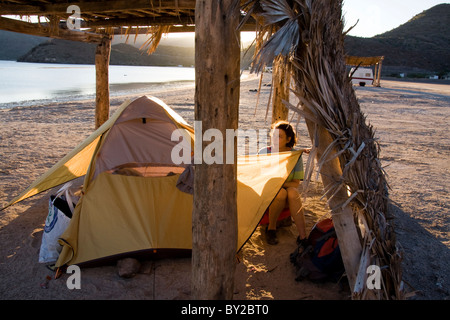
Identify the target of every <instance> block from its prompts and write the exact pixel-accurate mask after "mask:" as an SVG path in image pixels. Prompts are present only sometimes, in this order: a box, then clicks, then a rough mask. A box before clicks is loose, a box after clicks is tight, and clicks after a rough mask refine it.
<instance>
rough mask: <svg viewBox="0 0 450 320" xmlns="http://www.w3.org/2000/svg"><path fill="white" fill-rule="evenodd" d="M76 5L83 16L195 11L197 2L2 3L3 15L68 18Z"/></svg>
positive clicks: (120, 0)
mask: <svg viewBox="0 0 450 320" xmlns="http://www.w3.org/2000/svg"><path fill="white" fill-rule="evenodd" d="M69 5H76V6H78V7H80V10H81V15H83V14H86V13H96V12H98V13H108V12H115V11H119V12H120V11H130V10H149V9H151V10H155V11H157V10H166V9H172V10H177V9H178V10H182V9H192V10H194V9H195V0H157V1H150V0H115V1H83V2H72V1H71V2H70V3H68V2H63V3H47V4H42V5H23V4H3V3H0V12H1V13H2V15H41V16H47V15H63V16H66V15H67V16H68V15H70V13H67V7H68V6H69Z"/></svg>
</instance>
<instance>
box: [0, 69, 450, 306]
mask: <svg viewBox="0 0 450 320" xmlns="http://www.w3.org/2000/svg"><path fill="white" fill-rule="evenodd" d="M268 83H270V76H268V75H264V78H263V84H264V85H263V86H262V88H261V92H260V97H259V99H260V100H259V101H260V102H259V105H258V107H257V108H256V112H255V107H256V99H257V92H255V89H257V88H258V79H257V78H255V77H250V78H249V79H247V80H246V81H243V82H242V83H241V100H240V127H241V128H243V129H248V128H254V129H266V128H267V127H268V123H269V122H270V115H269V118H268V119H267V122H266V121H265V114H266V105H267V99H268V97H269V91H270V87H269V86H267V84H268ZM381 85H382V86H381V87H379V88H375V87H355V91H356V95H357V97H358V99H359V101H360V105H361V109H362V111H363V112H364V113H365V114H366V115H367V121H368V122H370V123H371V124H372V125H373V126H374V128H375V130H376V137H377V138H378V141H379V143H380V146H381V161H382V164H383V166H384V167H385V170H386V173H387V174H388V181H389V184H390V187H391V190H390V198H391V200H392V210H393V211H394V213H395V226H396V228H395V230H396V234H397V240H398V242H399V243H400V245H401V246H402V248H403V254H404V259H403V280H404V281H405V283H406V285H405V287H406V288H407V290H408V291H410V292H411V291H414V292H415V295H414V296H413V297H412V298H411V299H439V300H441V299H448V298H449V296H450V250H449V249H450V230H449V225H450V216H449V211H450V210H449V209H450V195H449V186H450V183H449V180H450V162H449V158H450V132H449V130H448V124H449V116H450V85H442V84H435V83H417V82H404V81H393V80H382V82H381ZM152 94H153V95H155V96H157V97H158V98H160V99H162V100H163V101H164V102H166V103H167V104H168V105H169V106H171V107H172V108H173V109H175V110H176V111H177V112H178V113H180V114H181V115H182V116H183V117H184V118H185V119H186V120H187V121H188V122H190V123H193V120H194V111H193V110H194V87H193V86H192V87H191V88H183V89H178V90H176V89H174V90H170V91H167V90H166V91H161V92H154V93H152ZM125 98H128V97H114V98H113V99H112V100H111V112H114V110H115V109H116V108H117V107H118V106H119V105H120V104H121V103H122V102H123V101H124V100H125ZM93 129H94V102H93V101H82V102H69V103H63V104H50V105H45V106H40V105H37V106H33V107H17V108H13V109H7V110H0V207H3V206H4V205H6V204H7V202H8V201H9V200H11V199H12V198H13V197H14V196H15V195H17V194H18V193H19V192H20V191H22V190H23V189H25V188H26V187H27V186H28V185H29V184H30V183H31V182H32V181H34V180H35V179H36V178H37V177H38V176H40V175H41V174H43V173H44V172H45V171H46V170H47V169H48V168H50V167H51V166H52V165H53V164H55V163H56V162H57V161H58V160H59V159H61V158H62V157H63V156H64V155H65V154H67V153H68V152H69V151H70V150H71V149H73V148H74V147H75V146H76V145H77V144H78V143H80V142H81V141H83V140H84V139H85V138H86V137H87V136H88V135H89V134H90V133H91V132H92V131H93ZM299 134H300V141H299V146H300V147H309V145H310V140H309V137H308V135H307V130H306V126H305V124H304V121H300V125H299ZM304 160H305V161H306V158H305V159H304ZM54 192H55V190H50V191H48V192H45V193H43V194H41V195H38V196H36V197H33V198H32V199H29V200H25V201H23V202H22V203H19V204H17V205H14V206H12V207H10V208H8V209H6V210H4V211H2V212H0V243H1V245H0V299H2V300H3V299H190V291H191V289H190V259H167V260H161V261H143V262H142V266H141V270H140V272H139V274H137V275H136V276H135V277H133V278H131V279H124V278H121V277H119V276H118V274H117V268H116V266H103V267H97V268H89V269H82V276H81V289H80V290H69V289H68V288H67V286H66V280H67V279H68V277H69V275H67V274H63V275H62V276H61V277H60V278H59V279H56V280H55V279H53V276H54V273H53V272H52V271H50V270H49V269H47V268H46V266H45V265H44V264H39V263H38V255H39V248H40V244H41V237H42V233H43V225H44V221H45V218H46V216H47V206H48V197H49V195H50V194H52V193H54ZM321 196H322V185H321V182H320V180H314V181H313V183H312V187H311V189H310V190H309V191H308V193H307V197H306V202H305V207H306V217H307V223H308V225H309V226H311V225H312V224H313V223H314V222H315V221H316V220H317V219H318V218H319V217H322V216H324V215H326V214H328V208H327V207H326V202H325V201H324V200H323V199H321ZM296 236H297V234H296V231H295V226H291V227H285V228H281V229H279V238H280V244H278V245H277V246H269V245H267V244H266V242H265V241H264V239H263V237H262V235H261V228H260V227H259V228H258V229H257V230H256V231H255V233H254V235H253V236H252V238H251V239H250V240H249V241H248V243H247V244H246V245H245V247H244V248H243V250H242V252H241V253H240V258H241V260H240V262H239V263H237V265H236V274H235V299H276V300H278V299H287V300H290V299H292V300H301V299H308V300H310V299H327V300H328V299H333V300H335V299H349V297H350V291H349V289H348V287H346V286H345V285H343V286H341V285H338V284H334V283H326V284H314V283H311V282H308V281H303V282H296V281H295V280H294V277H295V271H294V267H293V266H292V264H291V263H290V261H289V254H290V253H291V252H292V251H293V250H294V248H295V238H296ZM48 276H49V277H52V280H50V281H48V285H47V288H46V289H44V288H42V286H41V284H43V283H45V282H46V277H48Z"/></svg>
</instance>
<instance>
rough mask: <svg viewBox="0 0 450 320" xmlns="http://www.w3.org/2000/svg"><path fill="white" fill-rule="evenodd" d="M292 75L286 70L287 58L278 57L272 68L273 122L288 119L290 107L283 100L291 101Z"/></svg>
mask: <svg viewBox="0 0 450 320" xmlns="http://www.w3.org/2000/svg"><path fill="white" fill-rule="evenodd" d="M290 77H291V75H290V74H289V72H287V71H286V63H285V59H284V58H282V57H277V58H276V59H275V60H274V61H273V68H272V88H273V89H272V90H273V95H272V96H273V98H272V104H273V107H272V123H275V122H277V121H280V120H288V114H289V109H288V108H287V107H286V106H285V105H284V103H283V100H286V101H289V84H290Z"/></svg>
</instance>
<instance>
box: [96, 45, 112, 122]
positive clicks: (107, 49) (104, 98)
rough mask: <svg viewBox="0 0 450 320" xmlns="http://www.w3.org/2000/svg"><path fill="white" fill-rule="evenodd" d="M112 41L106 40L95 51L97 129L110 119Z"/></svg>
mask: <svg viewBox="0 0 450 320" xmlns="http://www.w3.org/2000/svg"><path fill="white" fill-rule="evenodd" d="M110 54H111V39H110V38H109V39H108V38H104V39H103V40H102V42H101V43H99V44H98V45H97V48H96V50H95V86H96V92H95V93H96V94H95V128H96V129H97V128H98V127H100V126H101V125H102V124H103V123H105V122H106V121H107V120H108V118H109V58H110Z"/></svg>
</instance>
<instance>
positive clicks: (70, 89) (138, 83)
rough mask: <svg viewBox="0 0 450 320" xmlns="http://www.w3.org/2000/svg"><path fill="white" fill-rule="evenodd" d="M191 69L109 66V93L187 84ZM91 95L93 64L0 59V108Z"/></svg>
mask: <svg viewBox="0 0 450 320" xmlns="http://www.w3.org/2000/svg"><path fill="white" fill-rule="evenodd" d="M194 81H195V69H194V68H184V67H149V66H110V69H109V82H110V94H111V96H118V95H125V94H133V93H139V92H142V93H148V92H152V90H159V89H161V87H162V86H163V87H167V88H170V87H180V86H182V85H186V86H190V85H193V83H194ZM93 98H95V66H94V65H79V64H49V63H26V62H15V61H1V60H0V108H11V107H15V106H19V105H20V106H27V105H34V104H45V103H52V102H64V101H73V100H82V99H93Z"/></svg>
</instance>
